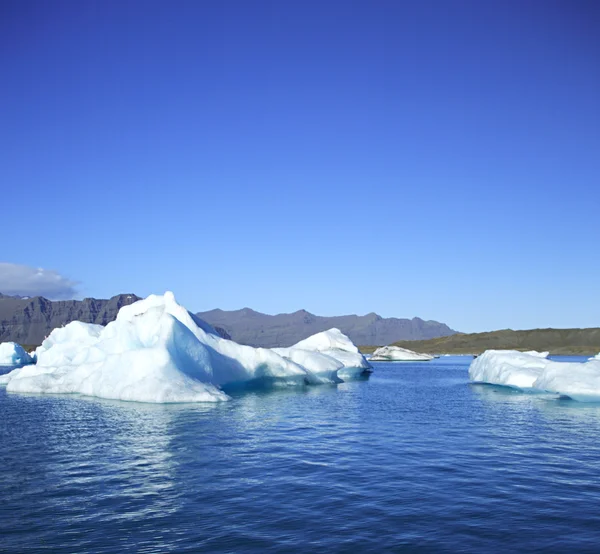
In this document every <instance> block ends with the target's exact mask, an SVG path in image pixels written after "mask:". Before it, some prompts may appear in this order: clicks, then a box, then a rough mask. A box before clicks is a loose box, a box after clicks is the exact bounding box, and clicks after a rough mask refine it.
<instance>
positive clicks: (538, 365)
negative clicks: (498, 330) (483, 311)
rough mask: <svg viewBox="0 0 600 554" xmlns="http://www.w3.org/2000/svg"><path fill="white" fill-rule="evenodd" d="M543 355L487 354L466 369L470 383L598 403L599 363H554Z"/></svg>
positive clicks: (511, 352) (514, 352)
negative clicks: (549, 393) (558, 395)
mask: <svg viewBox="0 0 600 554" xmlns="http://www.w3.org/2000/svg"><path fill="white" fill-rule="evenodd" d="M546 355H547V354H546V353H538V352H516V351H514V350H487V351H486V352H484V353H483V354H482V355H481V356H479V357H478V358H476V359H475V360H473V362H472V363H471V366H470V367H469V377H470V378H471V380H472V381H479V382H484V383H492V384H495V385H507V386H511V387H517V388H520V389H537V390H541V391H547V392H554V393H557V394H561V395H564V396H568V397H570V398H573V399H574V400H579V401H583V402H598V401H600V359H591V360H589V361H587V362H581V363H578V362H556V361H552V360H548V359H547V358H546Z"/></svg>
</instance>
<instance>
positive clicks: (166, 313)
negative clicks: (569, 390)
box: [3, 293, 337, 402]
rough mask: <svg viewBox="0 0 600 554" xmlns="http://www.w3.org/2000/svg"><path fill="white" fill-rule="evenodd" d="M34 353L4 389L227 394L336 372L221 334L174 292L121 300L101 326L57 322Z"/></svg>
mask: <svg viewBox="0 0 600 554" xmlns="http://www.w3.org/2000/svg"><path fill="white" fill-rule="evenodd" d="M36 354H37V358H38V360H37V365H36V366H30V367H25V368H21V369H19V370H15V371H13V372H11V373H9V374H8V375H6V376H4V378H3V382H5V383H6V384H7V390H8V391H12V392H39V393H81V394H86V395H90V396H98V397H102V398H112V399H120V400H133V401H140V402H202V401H220V400H227V399H228V396H227V395H226V394H225V393H224V392H223V390H221V389H222V388H226V387H235V386H239V385H241V384H247V383H249V382H252V381H254V382H260V383H269V384H277V385H279V384H293V385H297V384H300V385H304V384H313V383H321V382H324V381H331V382H334V380H337V379H335V375H333V374H331V375H329V377H328V376H327V375H326V374H324V373H322V374H320V375H315V374H314V373H313V372H312V371H310V369H307V368H305V367H303V366H302V365H300V364H298V363H296V362H294V361H293V359H292V358H294V357H295V356H296V355H294V356H290V358H289V359H287V358H284V357H282V356H281V355H279V354H277V353H276V352H274V351H272V350H268V349H265V348H252V347H250V346H243V345H239V344H237V343H235V342H233V341H230V340H226V339H223V338H221V337H220V336H219V335H217V334H216V332H215V331H214V329H213V328H212V327H210V326H209V325H207V324H205V323H204V322H202V321H201V320H198V318H197V317H195V316H193V315H192V314H190V313H189V312H188V311H187V310H186V309H185V308H183V307H182V306H180V305H179V304H177V302H176V301H175V298H174V296H173V294H172V293H166V294H165V295H164V296H155V295H152V296H149V297H148V298H146V299H144V300H140V301H139V302H136V303H135V304H131V305H129V306H124V307H123V308H121V310H120V311H119V313H118V315H117V318H116V320H115V321H113V322H111V323H109V324H108V325H107V326H106V327H101V326H97V325H89V324H84V323H80V322H74V323H71V324H69V325H67V326H65V327H63V328H61V329H56V330H54V331H53V332H52V333H51V334H50V336H49V337H48V338H47V339H46V340H45V341H44V343H43V344H42V346H41V347H40V348H39V349H38V350H37V352H36ZM322 361H323V360H322ZM333 363H334V362H328V364H329V365H330V366H332V367H333ZM309 365H310V364H309Z"/></svg>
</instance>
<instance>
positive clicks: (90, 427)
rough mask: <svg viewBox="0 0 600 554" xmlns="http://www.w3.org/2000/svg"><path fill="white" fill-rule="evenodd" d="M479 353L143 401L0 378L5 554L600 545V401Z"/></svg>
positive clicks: (0, 519) (0, 506)
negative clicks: (484, 363) (74, 393)
mask: <svg viewBox="0 0 600 554" xmlns="http://www.w3.org/2000/svg"><path fill="white" fill-rule="evenodd" d="M469 361H470V360H469V359H468V358H441V359H439V360H435V361H434V362H430V363H420V364H419V363H416V364H408V363H405V364H385V363H379V364H376V366H375V369H376V372H375V373H374V374H373V375H372V376H371V378H370V379H369V380H366V381H359V382H354V383H347V384H342V385H339V386H337V387H336V386H321V387H312V388H307V389H305V390H289V389H288V390H284V391H276V392H269V393H266V392H265V393H256V392H254V393H247V394H241V395H238V396H236V397H235V398H234V400H233V401H232V402H229V403H226V404H219V405H208V406H199V405H166V406H161V405H146V404H135V403H123V402H109V401H102V400H97V399H86V398H82V397H65V396H62V397H58V396H54V397H47V396H23V395H14V394H7V393H6V391H5V390H4V389H3V388H2V389H0V445H1V447H0V552H32V551H36V552H37V551H48V552H50V551H51V552H168V551H176V552H198V551H222V550H227V551H233V552H240V551H257V552H259V551H260V552H263V551H286V552H287V551H303V552H306V551H309V550H317V551H331V552H348V551H361V552H366V551H373V552H375V551H390V550H400V549H402V550H410V549H415V550H422V551H427V550H436V551H456V550H462V551H473V552H481V551H484V550H485V551H498V550H508V549H510V550H520V551H531V550H536V549H537V550H542V549H544V550H548V549H552V550H561V551H564V550H567V549H569V548H572V549H577V550H579V551H583V550H587V551H594V550H598V549H600V441H599V440H598V439H599V437H600V405H585V404H577V403H575V402H572V401H569V400H559V399H556V398H555V397H553V396H550V395H525V394H520V393H516V392H513V391H510V390H505V389H501V388H498V387H492V386H486V385H471V384H469V383H468V375H467V368H468V363H469Z"/></svg>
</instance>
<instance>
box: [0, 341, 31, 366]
mask: <svg viewBox="0 0 600 554" xmlns="http://www.w3.org/2000/svg"><path fill="white" fill-rule="evenodd" d="M31 363H33V359H32V357H31V356H30V355H29V354H27V352H25V349H24V348H23V347H22V346H21V345H20V344H17V343H16V342H3V343H0V366H13V367H14V366H23V365H26V364H31Z"/></svg>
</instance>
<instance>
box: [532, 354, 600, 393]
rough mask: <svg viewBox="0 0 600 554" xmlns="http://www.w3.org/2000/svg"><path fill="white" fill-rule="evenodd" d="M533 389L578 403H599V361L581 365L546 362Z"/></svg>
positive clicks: (594, 360)
mask: <svg viewBox="0 0 600 554" xmlns="http://www.w3.org/2000/svg"><path fill="white" fill-rule="evenodd" d="M534 387H535V388H537V389H541V390H546V391H549V392H557V393H559V394H562V395H564V396H568V397H570V398H572V399H573V400H578V401H580V402H600V359H592V360H590V361H587V362H583V363H578V362H552V361H548V363H547V365H546V367H545V368H544V371H543V372H542V374H541V375H540V376H539V377H538V379H537V380H536V381H535V383H534Z"/></svg>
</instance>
